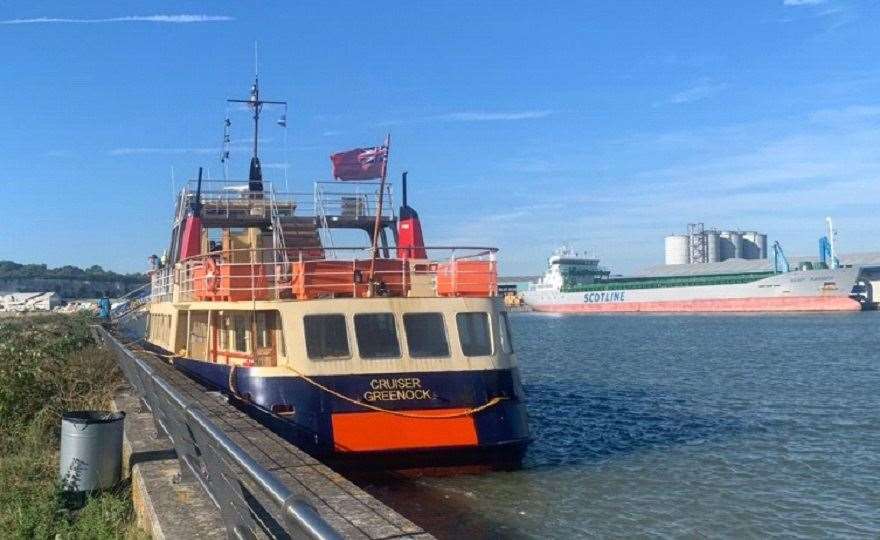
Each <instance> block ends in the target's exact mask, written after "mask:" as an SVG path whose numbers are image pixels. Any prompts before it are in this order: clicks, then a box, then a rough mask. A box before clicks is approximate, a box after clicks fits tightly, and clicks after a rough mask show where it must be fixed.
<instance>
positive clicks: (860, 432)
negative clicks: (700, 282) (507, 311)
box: [359, 312, 880, 538]
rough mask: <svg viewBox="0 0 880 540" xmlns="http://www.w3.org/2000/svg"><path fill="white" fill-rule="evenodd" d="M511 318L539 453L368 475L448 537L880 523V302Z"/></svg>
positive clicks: (844, 528)
mask: <svg viewBox="0 0 880 540" xmlns="http://www.w3.org/2000/svg"><path fill="white" fill-rule="evenodd" d="M511 323H512V325H513V327H514V328H513V330H514V333H515V338H514V339H515V345H516V348H517V353H518V356H519V363H520V369H521V372H522V376H523V381H524V383H525V389H526V392H527V395H528V396H527V397H528V406H529V412H530V418H531V428H532V432H533V435H534V439H535V441H534V443H533V444H532V446H531V447H530V448H529V452H528V454H527V457H526V461H525V466H524V468H523V469H522V470H519V471H515V472H490V473H483V474H456V475H446V476H418V475H414V476H409V477H397V476H395V477H393V478H384V479H370V480H362V481H360V482H359V483H360V484H361V485H362V486H363V487H365V488H366V489H367V490H368V491H370V492H371V493H373V494H375V495H377V496H379V497H380V498H381V499H383V500H385V501H386V502H388V503H389V504H391V505H392V506H393V507H395V508H397V509H398V510H400V511H401V512H402V513H403V514H405V515H407V516H408V517H410V518H411V519H413V520H414V521H416V522H417V523H419V524H420V525H422V526H424V527H425V528H426V529H428V530H429V531H431V532H433V533H434V534H435V535H437V536H438V537H440V538H580V537H590V536H598V537H632V536H644V535H651V536H670V537H680V536H687V537H695V536H696V537H701V536H708V537H718V536H723V537H734V536H735V537H766V536H769V535H778V536H786V537H790V536H800V537H829V536H846V537H866V538H877V537H878V536H880V312H868V313H852V314H831V315H814V314H797V315H777V314H762V315H688V316H671V315H590V316H577V315H574V316H572V315H567V316H551V315H542V314H533V313H518V314H512V316H511Z"/></svg>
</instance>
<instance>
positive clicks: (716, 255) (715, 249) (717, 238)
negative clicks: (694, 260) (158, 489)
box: [706, 231, 721, 262]
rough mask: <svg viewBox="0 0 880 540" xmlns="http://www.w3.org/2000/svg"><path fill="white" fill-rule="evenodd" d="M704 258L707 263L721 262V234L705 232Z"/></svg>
mask: <svg viewBox="0 0 880 540" xmlns="http://www.w3.org/2000/svg"><path fill="white" fill-rule="evenodd" d="M706 257H707V258H708V261H709V262H719V261H721V233H720V232H719V231H706Z"/></svg>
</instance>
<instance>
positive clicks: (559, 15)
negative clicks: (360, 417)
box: [0, 0, 880, 274]
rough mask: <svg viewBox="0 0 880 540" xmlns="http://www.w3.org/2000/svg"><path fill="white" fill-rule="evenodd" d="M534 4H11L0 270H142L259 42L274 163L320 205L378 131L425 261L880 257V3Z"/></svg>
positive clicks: (242, 166)
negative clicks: (688, 236) (470, 250)
mask: <svg viewBox="0 0 880 540" xmlns="http://www.w3.org/2000/svg"><path fill="white" fill-rule="evenodd" d="M543 4H545V3H539V2H529V3H526V2H522V3H521V2H488V1H487V2H455V1H450V2H424V3H414V2H380V3H375V2H374V3H364V2H297V3H296V4H293V3H289V2H278V3H269V2H260V3H254V2H248V3H234V4H233V3H229V4H224V3H220V2H168V3H161V2H158V3H140V2H125V3H121V2H119V3H111V2H90V3H72V2H57V3H55V4H53V3H50V2H46V3H39V4H37V3H33V4H32V3H25V2H21V3H4V4H3V5H2V7H0V19H2V24H0V49H2V51H3V52H4V57H5V60H4V62H3V63H2V65H0V74H2V79H0V80H2V88H3V90H2V99H0V118H2V130H0V216H2V229H0V230H2V234H0V259H13V260H17V261H21V262H45V263H48V264H49V265H51V266H57V265H63V264H77V265H86V266H87V265H91V264H101V265H102V266H104V267H107V268H111V269H114V270H120V271H139V270H142V269H144V268H145V266H146V257H147V256H148V255H149V254H151V253H160V252H161V251H162V249H163V248H164V247H165V246H166V244H167V237H168V230H169V221H170V213H171V182H170V170H171V168H172V167H173V168H174V170H175V172H176V176H177V180H178V183H179V182H180V181H181V180H182V179H183V178H184V177H186V176H190V175H194V174H195V171H196V169H197V168H198V167H199V166H204V167H206V168H208V169H209V170H210V171H211V173H212V174H213V175H214V176H218V175H219V174H220V171H221V167H220V163H219V162H218V159H217V158H218V153H219V150H218V148H219V143H220V139H221V136H222V121H223V117H224V114H225V110H226V106H225V103H224V100H225V98H227V97H242V96H245V95H246V93H247V91H248V87H249V84H250V82H251V78H252V72H253V42H254V40H259V44H260V64H261V82H262V87H263V90H264V95H265V96H266V97H268V98H276V99H287V100H289V101H290V103H291V111H290V114H289V119H288V122H289V128H288V134H287V135H288V149H287V152H286V154H287V156H286V157H285V150H284V145H283V139H284V133H283V131H282V130H281V129H280V128H277V127H275V126H274V125H271V123H269V125H268V126H267V127H266V129H265V131H264V132H263V136H264V137H265V138H266V139H267V144H266V148H265V152H264V155H263V161H264V163H266V164H270V165H271V164H275V166H276V167H281V166H283V164H284V163H289V169H288V174H289V181H290V184H291V187H292V189H295V190H297V191H307V190H309V189H311V182H312V181H313V180H315V179H319V178H321V179H325V178H328V177H329V160H328V155H329V154H330V153H331V152H333V151H337V150H343V149H347V148H350V147H354V146H361V145H369V144H376V143H379V142H380V141H381V140H382V137H383V135H384V133H385V132H386V131H390V132H391V134H392V137H393V146H392V154H391V175H392V177H394V178H396V177H397V176H398V175H399V172H400V171H402V170H409V171H410V178H411V203H412V204H413V206H415V207H416V208H417V209H418V210H419V212H420V214H421V216H422V218H423V221H424V227H425V232H426V237H427V241H428V242H429V243H432V244H444V245H448V244H450V243H462V244H476V245H486V244H494V245H498V246H499V247H501V248H502V258H501V260H502V272H503V273H506V274H512V273H537V272H539V271H541V270H542V268H543V266H544V260H545V257H546V255H548V254H549V252H550V251H552V250H553V249H554V247H556V246H557V245H558V244H560V243H561V242H563V241H568V242H570V243H571V244H573V245H575V246H576V247H578V248H582V249H592V250H593V251H595V252H596V253H597V254H598V255H599V256H600V257H601V258H602V259H603V261H604V262H605V263H606V264H609V265H610V266H612V267H613V268H614V269H615V270H617V271H622V272H627V271H632V270H636V269H638V268H641V267H644V266H647V265H650V264H655V263H659V262H662V258H663V236H664V235H666V234H670V233H675V232H680V231H682V230H683V229H684V228H685V226H686V223H688V222H690V221H703V222H705V223H706V224H707V225H717V226H719V227H724V228H746V229H756V230H760V231H766V232H767V233H768V234H769V236H770V238H771V241H772V240H776V239H778V240H780V241H781V242H782V244H783V246H784V247H785V249H786V252H787V253H790V254H812V253H813V252H814V251H816V247H815V246H816V238H818V237H819V236H820V235H821V234H822V233H823V230H822V229H823V222H824V218H825V216H826V215H830V216H833V217H834V218H835V220H836V222H837V224H838V226H839V229H840V235H841V236H840V239H839V243H840V247H841V250H842V251H844V252H854V251H870V250H880V235H878V230H880V227H878V226H880V213H878V201H880V181H878V180H880V97H878V96H880V42H878V40H877V37H876V36H877V35H878V34H880V28H878V26H880V16H878V15H880V7H878V5H877V3H875V2H865V3H861V2H856V1H836V0H826V1H815V0H813V1H811V0H784V1H783V0H768V1H763V2H762V1H757V0H756V1H754V2H709V1H694V2H669V3H667V2H654V1H646V2H635V1H623V2H611V1H608V2H570V3H566V2H553V3H548V4H546V5H543ZM46 19H51V21H50V20H46ZM232 120H233V138H234V139H236V140H242V141H244V140H245V139H246V138H247V136H248V132H247V129H248V126H247V121H248V118H247V115H246V113H243V112H236V111H234V112H233V116H232ZM244 142H245V143H246V141H244ZM241 146H242V145H241V144H238V145H237V147H241ZM246 167H247V154H246V150H245V149H244V148H241V149H240V150H239V151H237V152H234V154H233V161H232V163H231V168H232V173H233V175H234V176H244V175H245V173H246ZM267 172H269V173H270V175H271V176H274V177H276V178H280V177H281V175H282V169H280V168H269V169H267Z"/></svg>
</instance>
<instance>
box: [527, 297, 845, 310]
mask: <svg viewBox="0 0 880 540" xmlns="http://www.w3.org/2000/svg"><path fill="white" fill-rule="evenodd" d="M532 308H533V309H534V310H535V311H552V312H567V313H587V312H588V313H610V312H616V313H620V312H635V311H637V312H645V313H651V312H654V313H662V312H667V313H674V312H707V313H710V312H748V311H754V312H759V311H859V310H860V309H862V307H861V304H859V303H858V302H857V301H855V300H853V299H851V298H845V297H842V296H827V297H822V296H795V297H787V298H786V297H782V298H724V299H711V300H710V299H705V300H680V301H677V300H669V301H665V302H625V303H624V302H621V303H605V304H587V303H584V304H558V305H554V304H538V305H535V306H532Z"/></svg>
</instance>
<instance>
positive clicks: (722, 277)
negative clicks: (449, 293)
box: [522, 243, 862, 313]
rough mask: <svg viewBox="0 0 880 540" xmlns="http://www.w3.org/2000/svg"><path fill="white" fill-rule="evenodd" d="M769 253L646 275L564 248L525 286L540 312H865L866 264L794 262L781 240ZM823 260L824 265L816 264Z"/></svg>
mask: <svg viewBox="0 0 880 540" xmlns="http://www.w3.org/2000/svg"><path fill="white" fill-rule="evenodd" d="M774 248H776V250H777V253H778V254H780V256H777V258H776V259H775V261H774V263H773V264H772V265H771V263H770V262H769V261H768V260H766V259H759V260H745V259H730V260H725V261H721V262H706V263H694V264H672V265H665V266H662V267H657V268H654V269H652V270H650V271H646V272H644V273H641V274H639V275H634V276H629V277H611V273H610V271H609V270H607V269H605V268H603V267H601V266H600V265H599V260H598V259H597V258H595V257H587V256H582V255H579V254H578V253H576V252H574V251H573V250H571V249H568V248H563V249H561V250H559V251H557V252H556V253H555V254H554V255H553V256H551V257H550V259H549V261H548V268H547V270H546V272H545V274H544V276H543V277H542V278H541V279H540V280H539V281H538V282H537V283H534V284H531V285H530V286H529V289H528V290H527V291H525V292H523V294H522V296H523V300H524V301H525V302H526V303H527V304H528V305H530V306H531V307H532V309H534V310H535V311H546V312H560V313H567V312H568V313H607V312H761V311H858V310H860V309H862V304H861V303H860V301H859V297H858V295H857V294H856V293H855V290H854V289H855V288H856V286H857V281H858V279H859V273H860V269H859V268H857V267H856V268H822V267H818V268H814V267H813V266H812V265H811V264H806V263H804V264H803V265H801V266H800V267H798V269H791V268H789V265H788V263H787V261H785V260H784V255H781V248H779V247H778V243H777V244H776V245H775V246H774ZM817 266H819V265H817Z"/></svg>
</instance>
